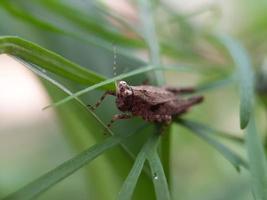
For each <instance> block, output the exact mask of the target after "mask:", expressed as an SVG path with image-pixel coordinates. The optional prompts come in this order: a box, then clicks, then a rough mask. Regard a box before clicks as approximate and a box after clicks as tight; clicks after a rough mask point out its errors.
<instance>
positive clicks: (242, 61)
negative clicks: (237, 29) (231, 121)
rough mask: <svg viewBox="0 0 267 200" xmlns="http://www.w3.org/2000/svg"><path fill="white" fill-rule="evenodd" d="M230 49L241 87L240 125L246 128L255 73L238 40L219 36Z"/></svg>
mask: <svg viewBox="0 0 267 200" xmlns="http://www.w3.org/2000/svg"><path fill="white" fill-rule="evenodd" d="M218 37H219V39H220V40H221V42H222V43H223V44H224V45H225V47H226V48H227V49H228V51H229V53H230V54H231V56H232V58H233V60H234V62H235V65H236V67H237V74H238V79H239V87H240V127H241V129H244V128H245V127H246V126H247V124H248V122H249V118H250V115H251V111H252V105H253V92H254V91H253V90H254V86H253V84H254V75H253V70H252V67H251V61H250V58H249V55H248V52H247V51H246V49H245V48H244V47H243V45H242V44H240V43H239V42H238V41H237V40H235V39H233V38H231V37H230V36H227V35H219V36H218Z"/></svg>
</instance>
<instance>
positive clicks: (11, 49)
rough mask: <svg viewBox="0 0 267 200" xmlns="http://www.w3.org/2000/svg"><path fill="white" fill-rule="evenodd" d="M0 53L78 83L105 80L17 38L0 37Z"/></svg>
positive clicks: (109, 87)
mask: <svg viewBox="0 0 267 200" xmlns="http://www.w3.org/2000/svg"><path fill="white" fill-rule="evenodd" d="M1 53H6V54H9V55H13V56H16V57H19V58H20V59H22V60H24V61H26V62H29V63H33V64H35V65H37V66H39V67H41V68H42V69H45V70H47V71H50V72H52V73H55V74H57V75H59V76H62V77H65V78H68V79H70V80H73V81H76V82H78V83H82V84H88V85H92V84H95V83H98V82H100V81H103V80H105V78H104V77H103V76H101V75H98V74H96V73H95V72H93V71H90V70H88V69H86V68H84V67H81V66H79V65H77V64H75V63H73V62H71V61H69V60H67V59H65V58H64V57H62V56H60V55H58V54H56V53H54V52H52V51H49V50H47V49H45V48H43V47H41V46H39V45H37V44H34V43H32V42H29V41H27V40H23V39H21V38H19V37H12V36H6V37H0V54H1ZM114 87H115V86H114V85H112V84H110V85H105V87H102V89H112V88H114Z"/></svg>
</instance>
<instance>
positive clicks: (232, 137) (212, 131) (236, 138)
mask: <svg viewBox="0 0 267 200" xmlns="http://www.w3.org/2000/svg"><path fill="white" fill-rule="evenodd" d="M184 121H186V122H188V123H193V124H194V125H195V126H197V127H198V129H201V130H203V131H205V132H206V133H207V134H210V135H211V136H219V137H221V138H224V139H228V140H231V141H234V142H237V143H240V144H244V142H245V139H244V138H242V137H240V136H236V135H234V134H231V133H226V132H222V131H218V130H215V129H213V128H211V127H209V126H206V125H205V124H202V123H199V122H192V121H190V120H181V119H180V120H177V122H181V123H183V122H184Z"/></svg>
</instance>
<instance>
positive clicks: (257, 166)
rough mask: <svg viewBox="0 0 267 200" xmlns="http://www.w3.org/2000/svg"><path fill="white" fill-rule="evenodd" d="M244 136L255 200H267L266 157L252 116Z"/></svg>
mask: <svg viewBox="0 0 267 200" xmlns="http://www.w3.org/2000/svg"><path fill="white" fill-rule="evenodd" d="M245 135H246V148H247V154H248V159H249V167H250V173H251V176H252V187H253V194H254V197H255V199H256V200H267V164H266V157H265V154H264V147H263V145H262V141H261V139H260V136H259V135H258V133H257V129H256V124H255V119H254V116H253V115H252V116H251V120H250V122H249V124H248V127H247V129H246V134H245Z"/></svg>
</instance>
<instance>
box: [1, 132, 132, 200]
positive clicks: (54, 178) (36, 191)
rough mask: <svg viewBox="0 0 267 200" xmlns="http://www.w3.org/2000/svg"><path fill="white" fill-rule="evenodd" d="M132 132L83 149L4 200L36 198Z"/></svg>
mask: <svg viewBox="0 0 267 200" xmlns="http://www.w3.org/2000/svg"><path fill="white" fill-rule="evenodd" d="M132 134H134V133H133V132H131V133H128V134H125V135H123V136H122V135H120V136H118V135H116V136H111V137H109V138H107V139H106V140H105V141H103V142H101V143H99V144H95V145H94V146H92V147H90V148H89V149H87V150H85V151H83V152H82V153H80V154H79V155H77V156H75V157H74V158H72V159H70V160H68V161H66V162H64V163H63V164H61V165H60V166H58V167H56V168H55V169H53V170H51V171H49V172H48V173H46V174H44V175H43V176H41V177H40V178H38V179H36V180H35V181H33V182H31V183H29V184H28V185H26V186H24V187H23V188H21V189H20V190H18V191H16V192H14V193H13V194H10V195H8V196H7V197H5V198H4V199H3V200H27V199H33V198H35V197H36V196H38V195H40V194H41V193H43V192H45V191H46V190H48V189H49V188H50V187H52V186H53V185H55V184H56V183H58V182H59V181H61V180H63V179H64V178H66V177H68V176H70V175H71V174H72V173H74V172H75V171H77V170H78V169H80V168H81V167H83V166H84V165H86V164H88V163H89V162H91V161H92V160H94V159H95V158H96V157H98V156H99V155H101V154H102V153H104V152H105V151H107V150H108V149H110V148H112V147H114V146H116V145H118V144H119V143H120V142H121V141H122V140H123V139H125V138H127V137H129V136H131V135H132Z"/></svg>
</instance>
